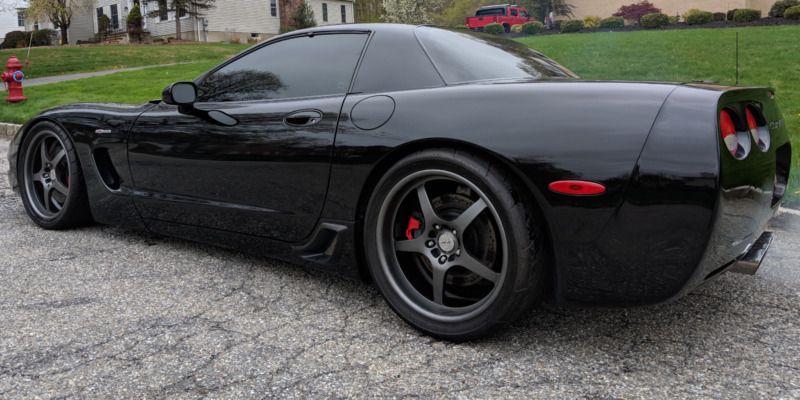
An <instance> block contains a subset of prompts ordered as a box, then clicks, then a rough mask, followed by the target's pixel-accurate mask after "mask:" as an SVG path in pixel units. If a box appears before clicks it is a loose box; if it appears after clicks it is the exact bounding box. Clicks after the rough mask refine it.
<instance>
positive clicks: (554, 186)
mask: <svg viewBox="0 0 800 400" xmlns="http://www.w3.org/2000/svg"><path fill="white" fill-rule="evenodd" d="M549 189H550V191H551V192H553V193H558V194H566V195H568V196H597V195H600V194H603V193H605V192H606V187H605V186H603V185H601V184H599V183H595V182H588V181H555V182H553V183H551V184H550V186H549Z"/></svg>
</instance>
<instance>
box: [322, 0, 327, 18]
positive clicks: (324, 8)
mask: <svg viewBox="0 0 800 400" xmlns="http://www.w3.org/2000/svg"><path fill="white" fill-rule="evenodd" d="M322 22H328V3H322Z"/></svg>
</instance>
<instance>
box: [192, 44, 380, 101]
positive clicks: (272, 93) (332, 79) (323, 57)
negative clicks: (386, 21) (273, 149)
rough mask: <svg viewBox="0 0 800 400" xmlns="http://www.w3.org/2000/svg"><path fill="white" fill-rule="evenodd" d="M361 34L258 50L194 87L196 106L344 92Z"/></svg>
mask: <svg viewBox="0 0 800 400" xmlns="http://www.w3.org/2000/svg"><path fill="white" fill-rule="evenodd" d="M366 40H367V35H366V34H335V35H334V34H330V35H329V34H318V35H314V36H311V37H309V36H301V37H295V38H290V39H286V40H281V41H279V42H275V43H272V44H268V45H266V46H264V47H261V48H259V49H257V50H255V51H253V52H251V53H249V54H247V55H245V56H243V57H242V58H239V59H237V60H235V61H233V62H231V63H230V64H227V65H225V66H223V67H222V68H220V69H218V70H216V71H214V72H212V73H211V74H210V75H208V76H206V77H205V78H203V80H202V81H201V82H200V83H199V84H198V89H199V94H198V100H199V101H201V102H220V101H248V100H268V99H287V98H296V97H309V96H325V95H334V94H345V93H346V92H347V90H348V89H349V88H350V82H351V80H352V78H353V73H354V71H355V68H356V64H357V63H358V59H359V57H360V56H361V51H362V50H363V48H364V43H365V42H366Z"/></svg>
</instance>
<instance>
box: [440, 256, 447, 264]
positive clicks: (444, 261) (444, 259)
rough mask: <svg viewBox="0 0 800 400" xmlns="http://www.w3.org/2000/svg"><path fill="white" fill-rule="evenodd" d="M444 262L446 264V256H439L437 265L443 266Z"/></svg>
mask: <svg viewBox="0 0 800 400" xmlns="http://www.w3.org/2000/svg"><path fill="white" fill-rule="evenodd" d="M446 262H447V256H441V257H439V264H444V263H446Z"/></svg>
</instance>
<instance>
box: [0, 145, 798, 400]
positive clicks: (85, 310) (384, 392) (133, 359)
mask: <svg viewBox="0 0 800 400" xmlns="http://www.w3.org/2000/svg"><path fill="white" fill-rule="evenodd" d="M7 146H8V142H7V141H4V140H0V155H2V161H0V398H3V399H7V398H34V397H38V398H70V397H80V398H123V397H126V398H130V397H134V398H157V397H171V398H172V397H175V398H199V397H211V398H243V397H247V398H250V397H253V398H265V397H267V398H269V397H280V398H301V397H303V398H305V397H323V398H329V397H350V396H358V397H361V396H370V397H389V396H391V397H425V398H429V397H434V396H435V397H463V398H486V397H504V398H506V397H516V398H531V397H537V398H636V397H643V398H675V397H715V398H779V397H783V398H791V397H795V398H800V307H798V300H800V274H799V273H798V267H800V266H799V265H798V264H800V216H795V215H791V214H782V215H780V216H779V217H778V218H777V219H776V220H774V221H773V229H774V230H775V231H776V232H777V238H776V242H775V243H774V244H773V248H772V249H771V250H770V254H769V255H768V259H767V261H766V262H765V265H764V266H763V267H762V269H761V271H759V274H758V275H756V276H754V277H749V276H743V275H734V274H725V275H723V276H721V277H720V278H719V279H717V280H716V281H714V282H712V283H710V284H708V285H706V286H704V287H702V288H700V289H699V290H697V291H695V292H693V293H692V294H691V295H689V296H688V297H686V298H684V299H682V300H680V301H678V302H676V303H673V304H668V305H662V306H655V307H642V308H634V309H600V308H574V307H559V306H552V305H545V306H543V307H541V308H540V309H537V310H535V311H534V312H533V313H531V315H529V316H528V317H526V318H524V319H523V320H520V321H519V322H518V323H516V324H515V325H514V326H513V327H512V328H511V329H510V330H508V331H506V332H503V333H501V334H499V335H497V336H495V337H492V338H490V339H487V340H483V341H478V342H472V343H464V344H451V343H447V342H440V341H436V340H433V339H431V338H429V337H426V336H422V335H420V334H419V333H417V332H416V331H414V330H413V329H411V328H409V327H408V326H407V325H406V324H405V323H403V322H402V321H401V320H400V319H399V318H397V317H396V316H395V315H394V314H393V313H392V312H391V310H389V308H388V307H387V306H386V305H385V304H384V302H383V300H382V299H381V297H380V296H379V294H378V293H377V292H376V290H375V289H374V288H373V287H372V286H370V285H368V284H364V283H361V282H354V281H349V280H345V279H341V278H338V277H335V276H329V275H326V274H323V273H320V272H312V271H306V270H303V269H302V268H299V267H296V266H292V265H288V264H285V263H281V262H274V261H270V260H267V259H262V258H253V257H249V256H245V255H242V254H238V253H234V252H229V251H226V250H221V249H217V248H212V247H207V246H203V245H198V244H193V243H188V242H183V241H176V240H170V239H163V238H156V237H151V236H148V235H145V234H140V233H131V232H126V231H122V230H119V229H115V228H110V227H103V226H94V227H89V228H84V229H79V230H73V231H64V232H50V231H44V230H41V229H38V228H36V227H35V226H34V225H33V224H32V223H31V222H30V221H29V220H28V218H27V216H26V215H25V213H24V211H23V209H22V205H21V203H20V201H19V199H18V198H17V196H16V195H15V194H13V193H12V192H11V190H10V189H9V188H8V182H7V181H6V178H5V173H6V169H7V168H8V164H7V162H6V160H5V154H6V152H7Z"/></svg>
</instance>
